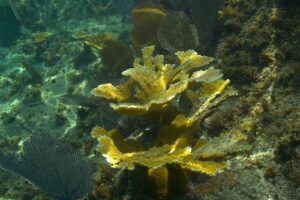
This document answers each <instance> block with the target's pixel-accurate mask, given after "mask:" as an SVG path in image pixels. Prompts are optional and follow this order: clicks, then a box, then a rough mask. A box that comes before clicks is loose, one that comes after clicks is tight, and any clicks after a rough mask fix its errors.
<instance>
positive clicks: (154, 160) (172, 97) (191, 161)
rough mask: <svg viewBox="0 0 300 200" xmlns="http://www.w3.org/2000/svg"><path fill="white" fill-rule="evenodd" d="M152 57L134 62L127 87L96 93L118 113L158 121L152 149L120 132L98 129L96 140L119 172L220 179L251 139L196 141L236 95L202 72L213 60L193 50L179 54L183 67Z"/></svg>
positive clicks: (231, 136)
mask: <svg viewBox="0 0 300 200" xmlns="http://www.w3.org/2000/svg"><path fill="white" fill-rule="evenodd" d="M153 52H154V46H147V47H144V48H143V49H142V58H135V61H134V67H133V68H130V69H127V70H125V71H123V73H122V75H124V76H127V77H129V79H128V81H126V82H125V83H123V84H120V85H117V86H113V85H112V84H110V83H108V84H102V85H99V86H98V87H97V88H95V89H93V90H92V93H93V94H94V95H95V96H98V97H102V98H105V99H106V100H108V101H109V102H111V103H110V106H111V107H112V108H113V109H114V110H115V111H117V112H120V113H123V114H127V115H135V116H143V117H150V116H151V117H152V119H153V116H155V118H154V119H156V120H157V123H158V125H159V131H158V133H156V135H155V140H154V142H153V147H152V148H150V149H147V150H146V149H145V148H143V147H141V146H142V145H141V144H139V143H138V142H137V141H135V140H133V139H125V138H124V137H123V136H122V134H121V133H119V132H118V130H116V129H113V130H110V131H106V130H105V129H103V128H101V127H95V128H94V129H93V131H92V136H93V137H94V138H97V139H98V142H99V150H100V152H101V154H102V155H103V156H104V157H105V158H106V159H107V162H108V163H110V165H111V166H112V167H114V168H121V169H129V170H133V169H134V168H135V165H141V166H145V167H147V168H148V175H149V176H155V175H157V174H160V175H159V176H162V174H164V175H165V176H166V177H167V174H168V173H167V172H168V170H167V165H170V164H172V165H176V166H180V168H181V169H188V170H192V171H196V172H200V173H205V174H208V175H215V174H216V173H218V172H219V171H221V170H223V169H224V168H226V162H225V161H224V160H225V156H226V154H227V153H231V152H232V151H234V150H233V147H234V146H235V145H238V142H239V141H241V140H245V139H246V138H247V137H246V136H245V135H243V134H242V133H241V132H239V131H235V130H232V131H229V132H227V133H222V134H221V135H220V136H219V137H217V138H213V139H211V140H210V141H207V140H205V139H202V138H200V139H199V138H198V139H195V138H196V137H197V135H199V133H198V131H199V130H198V124H199V122H200V121H201V120H202V119H203V118H204V117H205V116H206V115H207V114H208V112H210V111H211V110H212V108H214V107H216V106H217V105H218V104H219V103H220V102H222V101H223V100H225V99H226V98H228V97H230V96H233V95H237V93H236V91H235V90H234V89H233V88H232V87H230V86H228V85H229V82H230V81H229V80H223V79H221V78H222V74H221V72H220V71H219V70H218V69H215V68H214V67H209V68H208V69H205V70H204V69H202V70H201V69H199V68H204V67H205V66H207V65H208V64H209V63H211V62H212V61H213V58H211V57H207V56H201V55H198V54H197V53H196V52H195V51H193V50H188V51H179V52H177V53H176V56H177V58H178V60H179V65H178V66H175V65H174V64H165V63H164V56H163V55H156V56H154V55H153ZM183 96H185V97H186V98H188V99H189V101H190V102H192V109H191V110H190V112H189V114H186V113H184V112H182V111H181V109H180V106H179V103H178V102H179V99H180V98H183ZM159 180H160V181H161V180H163V178H161V177H160V178H159ZM164 180H167V178H166V179H164ZM158 185H160V186H161V187H162V186H163V185H164V186H166V185H167V183H166V184H163V183H158Z"/></svg>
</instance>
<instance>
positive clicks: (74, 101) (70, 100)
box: [58, 94, 103, 107]
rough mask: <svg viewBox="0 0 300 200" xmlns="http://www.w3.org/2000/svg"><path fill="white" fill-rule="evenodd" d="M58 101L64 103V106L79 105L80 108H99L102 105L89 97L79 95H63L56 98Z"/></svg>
mask: <svg viewBox="0 0 300 200" xmlns="http://www.w3.org/2000/svg"><path fill="white" fill-rule="evenodd" d="M58 98H59V99H60V100H62V101H64V103H66V104H71V105H81V106H89V107H90V106H100V105H103V103H102V102H100V101H98V100H97V99H93V98H91V97H87V96H83V95H80V94H63V95H61V96H59V97H58Z"/></svg>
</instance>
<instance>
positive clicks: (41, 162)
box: [0, 134, 93, 200]
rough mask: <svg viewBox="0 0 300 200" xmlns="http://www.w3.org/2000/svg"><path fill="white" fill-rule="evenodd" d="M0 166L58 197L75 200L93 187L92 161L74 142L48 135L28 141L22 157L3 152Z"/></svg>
mask: <svg viewBox="0 0 300 200" xmlns="http://www.w3.org/2000/svg"><path fill="white" fill-rule="evenodd" d="M0 166H2V167H3V168H6V169H9V170H11V171H13V172H15V173H17V174H19V175H21V176H23V177H24V178H26V179H28V180H29V181H30V182H31V183H33V184H34V185H36V186H37V187H39V188H40V189H42V190H43V191H45V192H46V193H47V194H48V195H49V196H51V197H52V198H54V199H56V200H75V199H77V198H79V197H82V196H83V195H84V194H86V193H87V192H90V191H92V189H93V179H92V167H91V164H90V163H89V162H88V161H86V160H85V159H84V158H83V157H82V155H81V154H80V153H79V152H77V151H75V150H74V149H73V148H72V146H71V145H70V144H68V143H67V142H65V141H63V140H59V139H57V138H55V137H53V136H51V135H48V134H41V135H33V136H31V137H30V138H29V139H28V140H27V141H25V143H24V147H23V151H22V154H21V157H20V159H16V157H14V156H7V155H4V154H2V153H0Z"/></svg>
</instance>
